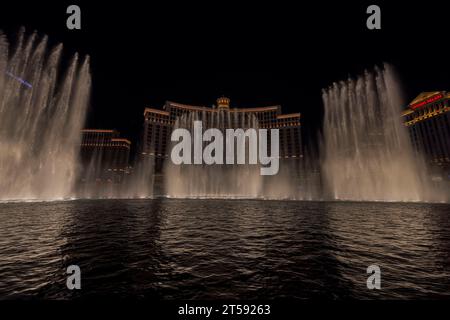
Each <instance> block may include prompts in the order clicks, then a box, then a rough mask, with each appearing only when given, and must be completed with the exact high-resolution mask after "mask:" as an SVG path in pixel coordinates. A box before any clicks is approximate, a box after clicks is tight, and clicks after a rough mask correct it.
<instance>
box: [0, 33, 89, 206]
mask: <svg viewBox="0 0 450 320" xmlns="http://www.w3.org/2000/svg"><path fill="white" fill-rule="evenodd" d="M47 41H48V40H47V37H46V36H44V37H42V38H39V37H38V35H37V34H36V33H33V34H31V35H30V36H26V35H25V31H24V30H23V29H22V30H20V32H19V36H18V39H17V45H16V48H15V50H13V51H12V52H10V45H9V43H8V40H7V38H6V36H5V35H3V34H2V33H1V32H0V200H24V199H45V200H49V199H62V198H68V197H71V196H72V195H73V193H72V192H73V186H74V183H75V182H76V176H77V166H78V164H77V163H78V162H77V158H78V153H79V145H80V138H81V136H80V131H81V128H82V126H83V123H84V120H85V115H86V110H87V106H88V102H89V95H90V85H91V77H90V72H89V58H88V57H86V58H85V59H83V61H80V59H79V57H78V55H77V54H75V55H74V56H73V58H72V59H71V61H70V63H69V65H68V67H67V70H66V71H65V72H64V73H62V72H61V70H59V69H60V67H59V64H60V60H61V55H62V45H57V46H55V47H54V48H51V49H49V48H48V45H47Z"/></svg>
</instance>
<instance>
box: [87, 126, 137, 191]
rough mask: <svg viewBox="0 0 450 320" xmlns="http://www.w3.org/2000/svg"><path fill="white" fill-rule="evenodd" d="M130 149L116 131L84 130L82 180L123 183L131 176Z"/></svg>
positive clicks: (129, 144) (127, 142) (125, 140)
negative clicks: (125, 178)
mask: <svg viewBox="0 0 450 320" xmlns="http://www.w3.org/2000/svg"><path fill="white" fill-rule="evenodd" d="M130 147H131V142H130V141H129V140H127V139H123V138H121V137H120V134H119V132H118V131H116V130H102V129H84V130H82V142H81V160H82V165H83V167H82V175H81V176H82V177H83V178H82V179H84V180H95V181H97V182H110V183H111V182H112V183H121V182H122V181H123V179H124V177H125V175H127V174H129V165H128V161H129V157H130Z"/></svg>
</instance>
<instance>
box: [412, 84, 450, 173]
mask: <svg viewBox="0 0 450 320" xmlns="http://www.w3.org/2000/svg"><path fill="white" fill-rule="evenodd" d="M403 120H404V123H405V125H406V126H407V128H408V129H409V135H410V137H411V141H412V143H413V146H414V148H415V150H416V151H417V152H419V153H421V154H423V155H424V156H425V158H426V160H427V161H428V162H429V163H430V164H432V165H433V168H434V169H439V170H438V171H439V172H440V173H441V174H444V177H443V178H444V179H446V180H448V179H449V175H450V93H447V92H445V91H437V92H423V93H421V94H420V95H419V96H417V98H415V99H414V100H413V101H412V102H411V103H410V104H409V105H408V108H407V109H406V110H404V112H403Z"/></svg>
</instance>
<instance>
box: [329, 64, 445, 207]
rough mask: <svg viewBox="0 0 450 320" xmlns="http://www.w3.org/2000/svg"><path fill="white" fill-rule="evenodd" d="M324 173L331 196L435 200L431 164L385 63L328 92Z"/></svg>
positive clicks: (337, 197) (351, 198) (371, 199)
mask: <svg viewBox="0 0 450 320" xmlns="http://www.w3.org/2000/svg"><path fill="white" fill-rule="evenodd" d="M322 98H323V103H324V109H325V115H324V124H323V135H324V142H323V150H322V154H323V156H324V159H323V162H322V172H323V175H324V177H325V180H326V185H327V187H328V191H329V193H330V196H331V198H333V199H339V200H363V201H364V200H369V201H377V200H381V201H435V200H441V199H442V197H441V195H440V193H439V192H437V190H433V187H432V185H431V184H430V179H429V178H428V176H427V173H426V171H427V170H426V166H425V163H424V161H423V160H421V159H420V157H417V156H416V155H415V154H414V152H413V149H412V146H411V142H410V140H409V138H408V135H407V131H406V128H405V127H404V125H403V124H402V122H401V110H402V107H403V106H404V101H403V99H402V91H401V89H400V86H399V82H398V81H397V80H396V77H395V75H394V72H393V70H392V67H390V66H389V65H384V68H383V69H381V70H380V69H378V68H375V70H374V71H373V72H365V73H364V75H362V76H360V77H358V78H357V79H356V80H353V79H349V80H347V81H341V82H339V83H334V84H333V85H332V86H331V87H329V88H328V89H324V90H323V95H322Z"/></svg>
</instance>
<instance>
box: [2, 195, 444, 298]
mask: <svg viewBox="0 0 450 320" xmlns="http://www.w3.org/2000/svg"><path fill="white" fill-rule="evenodd" d="M449 214H450V205H448V204H418V203H406V204H405V203H355V202H353V203H352V202H296V201H292V202H281V201H252V200H171V199H157V200H89V201H88V200H86V201H81V200H77V201H67V202H40V203H2V204H0V299H12V298H36V299H70V298H80V297H82V298H88V299H89V298H99V297H109V296H116V297H131V298H162V299H228V298H231V299H255V298H263V299H264V298H266V299H272V298H331V299H335V298H362V299H373V298H395V299H398V298H400V299H404V298H442V297H447V298H448V297H450V219H449ZM72 264H76V265H79V266H80V268H81V273H82V282H81V283H82V284H81V285H82V288H81V290H73V291H70V290H68V289H67V288H66V277H67V274H66V268H67V266H69V265H72ZM372 264H377V265H379V266H380V268H381V290H369V289H367V287H366V279H367V277H368V275H367V274H366V269H367V267H368V266H369V265H372Z"/></svg>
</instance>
